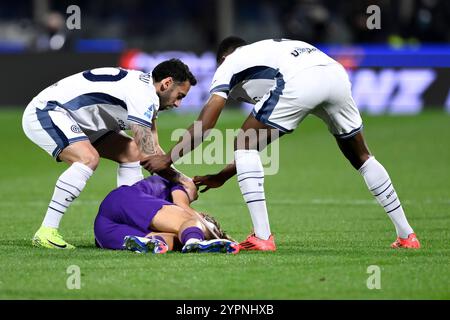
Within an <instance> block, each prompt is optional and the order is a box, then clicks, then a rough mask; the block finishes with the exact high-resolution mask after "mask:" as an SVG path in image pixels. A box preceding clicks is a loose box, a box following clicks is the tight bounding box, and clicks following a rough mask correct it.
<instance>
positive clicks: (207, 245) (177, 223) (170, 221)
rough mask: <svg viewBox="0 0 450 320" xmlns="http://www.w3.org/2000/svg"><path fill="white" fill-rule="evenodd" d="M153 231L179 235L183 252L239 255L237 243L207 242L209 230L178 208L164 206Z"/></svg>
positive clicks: (156, 219)
mask: <svg viewBox="0 0 450 320" xmlns="http://www.w3.org/2000/svg"><path fill="white" fill-rule="evenodd" d="M150 228H151V229H153V230H158V231H161V232H168V233H174V234H177V236H178V239H179V241H180V242H181V244H182V245H183V248H182V250H181V252H183V253H190V252H223V253H238V252H239V247H238V244H237V243H234V242H232V241H229V240H226V239H213V240H205V239H206V235H207V234H208V233H209V231H208V229H207V228H206V227H205V226H204V225H203V223H201V222H200V220H199V219H197V218H196V217H194V216H193V215H192V214H191V213H189V212H187V211H185V210H184V209H182V208H180V207H178V206H163V207H162V208H161V210H159V211H158V213H157V214H156V215H155V217H154V218H153V220H152V224H151V226H150Z"/></svg>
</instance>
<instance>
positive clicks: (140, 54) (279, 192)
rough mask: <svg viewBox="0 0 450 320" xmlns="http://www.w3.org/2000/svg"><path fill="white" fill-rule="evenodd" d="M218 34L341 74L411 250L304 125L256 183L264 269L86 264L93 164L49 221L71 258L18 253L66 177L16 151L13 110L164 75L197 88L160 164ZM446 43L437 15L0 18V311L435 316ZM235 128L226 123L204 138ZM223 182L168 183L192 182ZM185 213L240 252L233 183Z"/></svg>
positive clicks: (445, 234)
mask: <svg viewBox="0 0 450 320" xmlns="http://www.w3.org/2000/svg"><path fill="white" fill-rule="evenodd" d="M72 5H76V6H77V7H73V6H72ZM370 5H377V6H378V7H379V8H380V13H381V28H380V29H373V30H371V29H368V28H367V19H368V18H369V17H370V16H371V13H367V8H368V7H369V6H370ZM77 8H79V10H80V12H79V13H80V16H79V18H80V20H79V21H76V20H74V19H75V18H74V16H73V15H74V14H76V13H77V10H78V9H77ZM77 22H79V25H77ZM72 27H80V28H72ZM230 34H234V35H239V36H241V37H243V38H246V39H247V40H248V41H249V42H252V41H257V40H261V39H265V38H291V39H299V40H304V41H307V42H310V43H312V44H314V45H316V46H318V47H319V48H321V49H323V50H324V51H325V52H327V53H328V54H330V55H331V56H333V57H334V58H336V59H337V60H339V61H340V62H341V63H342V64H343V65H344V66H345V67H346V68H347V70H348V72H349V75H350V77H351V80H352V83H353V94H354V98H355V100H356V102H357V104H358V107H359V108H360V109H361V111H363V112H364V115H363V117H364V121H365V124H367V125H366V126H365V135H366V137H367V138H368V141H369V144H370V146H371V148H373V151H374V152H375V154H376V155H377V158H379V159H380V160H381V161H382V163H383V164H384V165H385V166H386V167H387V168H388V170H389V172H390V175H391V177H392V178H393V181H395V184H396V188H397V189H398V192H399V195H400V197H401V199H402V201H403V205H404V207H405V209H406V211H407V215H408V219H409V220H410V222H411V224H412V225H413V227H414V228H415V230H416V232H417V233H418V236H419V238H420V240H421V242H422V245H423V249H422V250H420V251H414V252H412V251H396V252H393V251H392V250H391V249H390V248H389V244H390V243H391V242H392V241H393V240H394V228H393V227H392V224H391V222H390V221H389V219H388V218H387V217H386V215H385V213H384V212H383V210H382V209H381V208H380V207H379V206H378V205H377V204H376V203H375V201H374V200H373V199H372V198H371V196H370V194H369V193H368V191H367V188H366V187H365V185H364V183H363V181H362V180H361V177H360V176H359V175H358V174H355V172H354V171H353V169H352V168H351V167H350V166H349V164H348V163H347V162H346V160H345V159H344V157H343V156H342V155H341V154H339V151H338V148H336V145H335V141H334V139H333V138H332V136H330V135H329V134H328V132H327V130H326V129H325V126H324V125H323V123H321V122H320V121H319V120H318V119H315V118H314V117H311V119H309V118H308V119H307V120H306V121H304V123H302V125H301V126H300V127H299V128H298V130H297V131H296V132H295V133H294V134H292V135H289V136H286V137H285V138H283V142H281V143H280V153H281V154H280V172H279V173H278V174H277V175H275V176H267V177H266V180H265V181H266V183H265V188H266V193H267V196H268V199H269V201H268V207H269V211H270V218H271V226H272V230H273V231H274V233H275V236H276V237H277V245H278V246H279V249H278V250H277V252H275V253H274V254H265V253H264V252H262V253H261V252H246V253H243V254H239V255H236V256H233V257H229V256H228V257H226V256H225V257H224V256H223V255H207V256H202V257H198V256H192V255H191V256H186V255H181V254H177V253H174V254H168V255H164V256H163V257H144V256H137V255H133V254H130V253H129V252H108V251H106V252H105V251H101V250H97V249H96V248H95V247H94V242H93V228H92V225H93V220H94V218H95V214H96V210H97V207H98V204H99V201H100V200H101V199H103V197H104V196H105V195H106V194H107V193H108V192H109V191H110V190H111V189H112V188H114V187H115V170H116V165H115V163H112V162H110V161H102V163H101V166H100V167H99V168H98V169H97V171H96V173H95V176H94V177H93V178H92V179H91V180H90V181H89V183H88V185H87V186H86V189H85V190H84V191H83V194H82V195H81V197H80V199H77V202H76V203H74V205H73V207H71V209H70V212H68V214H67V216H66V217H65V218H64V219H63V222H62V226H61V227H62V228H61V229H62V230H61V231H62V234H63V235H64V237H65V238H66V239H67V240H68V241H69V242H71V243H73V244H74V245H76V246H77V250H75V252H65V251H57V252H55V251H51V250H39V249H36V248H33V247H31V241H30V239H31V237H32V235H33V234H34V232H35V231H36V229H37V227H38V226H39V224H40V223H41V221H42V218H43V215H44V211H45V208H46V206H47V204H48V199H49V198H50V196H51V193H52V191H53V186H54V183H55V179H56V177H57V176H58V175H59V174H60V173H61V171H62V170H63V168H64V165H56V164H54V163H52V161H51V159H50V158H49V157H48V155H47V154H45V152H43V151H42V150H39V148H38V147H37V146H35V145H34V144H33V143H31V142H30V141H29V140H28V139H27V138H26V137H25V135H24V134H23V132H22V128H21V117H22V112H23V109H24V108H25V106H26V105H27V104H28V102H29V101H30V100H31V99H32V98H33V97H34V96H35V95H36V94H37V93H38V92H40V91H41V90H42V89H44V88H45V87H47V86H49V85H51V84H52V83H54V82H55V81H57V80H59V79H61V78H62V77H65V76H68V75H71V74H73V73H76V72H79V71H82V70H87V69H91V68H94V67H100V66H122V67H125V68H135V69H141V70H145V71H150V70H152V68H153V66H154V65H156V64H157V63H159V62H160V61H161V60H164V59H167V58H171V57H179V58H181V59H182V60H184V61H185V62H186V63H187V64H188V65H189V66H190V68H191V69H192V70H193V72H194V74H195V75H196V77H197V78H198V79H199V84H198V85H197V86H195V87H194V88H193V89H192V90H191V92H190V93H189V95H188V97H187V98H186V100H184V101H183V104H182V107H181V108H179V109H177V110H176V111H173V112H177V113H182V114H175V115H174V114H172V113H167V114H166V113H162V114H161V116H160V121H159V122H160V125H159V132H160V134H159V137H160V141H161V145H162V146H163V147H165V148H167V147H168V146H171V145H173V141H170V140H169V139H170V135H171V133H172V132H173V130H174V129H176V128H185V127H186V126H188V125H189V124H190V123H191V121H193V120H194V119H195V118H196V115H197V114H198V110H199V109H200V108H201V107H202V105H203V103H204V102H205V99H206V98H207V97H208V95H209V93H208V89H209V85H210V81H211V78H212V75H213V72H214V70H215V68H216V64H215V61H214V60H215V59H214V52H215V49H216V46H217V44H218V43H219V41H220V40H221V39H222V38H223V37H225V36H228V35H230ZM449 41H450V1H448V0H440V1H439V0H395V1H394V0H391V1H389V0H381V1H376V0H369V1H366V0H360V1H357V0H348V1H332V0H278V1H265V0H259V1H257V0H220V1H219V0H180V1H175V0H164V1H150V0H127V1H117V0H108V1H106V0H95V1H88V0H84V1H75V0H70V1H65V0H15V1H2V2H0V70H1V73H2V76H1V77H0V88H2V89H1V90H0V137H1V140H0V141H1V146H2V152H3V156H2V157H0V168H1V171H0V177H1V179H0V219H1V223H0V234H1V236H0V299H24V298H25V299H26V298H31V299H46V298H47V299H48V298H50V299H61V298H63V299H67V298H69V299H86V298H87V299H96V298H108V299H117V298H127V299H149V298H152V299H153V298H154V299H230V298H231V299H304V298H309V299H336V298H338V299H449V294H450V274H449V272H448V265H449V264H450V249H449V248H448V244H449V243H450V240H449V239H450V235H449V204H450V200H449V199H450V196H449V184H448V181H449V180H450V171H449V163H450V148H449V143H448V139H449V137H450V122H449V120H450V92H449V89H450V86H449V84H450V45H449ZM232 108H235V109H239V108H244V109H246V108H248V106H246V105H234V106H230V107H227V110H229V109H232ZM171 112H172V111H171ZM403 115H408V116H403ZM242 121H243V115H242V114H241V113H240V112H239V111H238V110H233V111H231V112H229V113H228V114H224V115H223V116H222V117H221V119H220V121H219V123H218V127H219V128H220V129H221V130H224V129H225V128H237V127H239V126H240V124H241V123H242ZM221 167H222V166H221V165H199V166H193V165H183V166H180V169H181V170H183V172H185V173H186V174H188V175H192V176H193V175H198V174H206V173H214V172H215V170H217V169H219V168H221ZM293 177H295V178H294V179H293ZM196 206H198V208H201V209H202V210H205V211H207V212H210V213H212V214H213V215H214V216H216V217H217V218H218V219H219V220H220V221H221V222H222V224H223V225H224V227H225V228H226V230H227V231H229V232H230V234H232V235H233V236H234V237H235V238H236V239H237V240H242V239H244V238H245V237H246V236H247V235H248V233H249V231H250V228H251V224H250V217H249V215H248V214H247V209H246V207H245V204H244V202H243V201H242V196H241V194H240V191H239V189H238V186H237V184H236V183H235V181H233V182H229V183H227V184H225V185H224V186H223V187H222V188H221V189H220V190H217V191H209V192H208V193H206V194H202V196H201V197H200V199H199V200H198V202H196ZM416 227H417V229H416ZM72 264H75V265H78V266H80V268H81V270H82V280H81V282H82V290H68V287H66V281H67V277H68V274H67V273H66V269H67V267H68V266H69V265H72ZM373 264H375V265H379V266H380V267H381V269H382V272H383V276H382V279H383V280H382V290H368V287H367V286H366V281H367V277H368V274H367V271H366V270H367V267H368V266H369V265H373ZM206 266H207V267H206ZM372 309H373V308H372ZM404 309H405V308H400V309H399V310H402V312H404ZM114 310H115V309H114ZM333 310H334V309H333Z"/></svg>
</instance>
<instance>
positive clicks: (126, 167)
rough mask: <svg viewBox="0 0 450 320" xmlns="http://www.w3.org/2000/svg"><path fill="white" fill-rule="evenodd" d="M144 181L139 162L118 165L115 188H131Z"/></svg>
mask: <svg viewBox="0 0 450 320" xmlns="http://www.w3.org/2000/svg"><path fill="white" fill-rule="evenodd" d="M142 179H144V175H143V174H142V169H141V165H140V164H139V161H136V162H128V163H120V164H119V167H118V168H117V186H118V187H120V186H123V185H125V186H131V185H133V184H135V183H136V182H138V181H141V180H142Z"/></svg>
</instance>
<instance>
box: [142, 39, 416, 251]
mask: <svg viewBox="0 0 450 320" xmlns="http://www.w3.org/2000/svg"><path fill="white" fill-rule="evenodd" d="M217 64H218V66H219V67H218V68H217V71H216V73H215V75H214V78H213V81H212V84H211V90H210V92H211V95H210V97H209V100H208V101H207V102H206V104H205V106H204V107H203V109H202V111H201V113H200V116H199V118H198V121H200V123H201V125H202V130H201V131H202V132H197V130H194V129H195V128H196V126H195V125H194V124H193V125H191V127H190V128H189V129H188V132H187V133H186V134H185V135H184V136H183V137H182V139H181V140H180V141H179V142H178V144H177V145H175V146H174V147H173V148H172V150H171V152H168V153H167V154H165V155H158V156H155V157H152V158H148V159H146V160H145V161H143V162H142V164H143V165H144V167H145V168H146V169H147V170H149V171H151V172H160V171H161V170H165V169H167V168H169V167H170V165H171V164H172V163H174V162H175V161H177V160H178V159H179V158H180V157H181V156H183V155H184V154H186V153H188V152H190V151H192V150H193V149H195V148H196V147H197V146H198V145H199V144H200V143H201V142H202V141H203V139H202V137H203V134H204V133H205V132H207V131H208V129H211V128H213V127H214V126H215V124H216V122H217V120H218V118H219V116H220V113H221V112H222V110H223V108H224V107H225V103H226V101H227V99H228V98H233V99H235V100H238V101H247V102H249V103H251V104H254V105H255V107H254V109H253V111H252V112H251V114H250V115H249V116H248V118H247V119H246V120H245V122H244V123H243V125H242V130H241V134H240V136H238V139H237V141H244V143H242V144H241V145H239V144H236V145H235V159H234V160H235V161H234V163H232V164H230V165H228V166H226V167H225V168H224V169H223V170H222V171H221V172H219V173H217V174H213V175H207V176H203V177H197V178H194V182H196V183H197V184H198V185H204V186H206V188H205V189H203V191H206V190H208V189H209V188H217V187H220V186H222V185H223V184H224V183H225V182H226V181H227V180H228V179H230V178H231V177H233V176H234V175H236V174H237V179H238V183H239V188H240V189H241V193H242V195H243V197H244V199H245V201H246V203H247V207H248V209H249V212H250V216H251V218H252V222H253V227H254V234H252V235H250V236H249V237H248V238H247V240H246V241H244V242H243V243H241V244H240V246H241V250H272V251H273V250H275V242H274V239H273V237H272V235H271V232H270V225H269V218H268V213H267V208H266V198H265V192H264V170H263V167H262V164H261V159H260V156H259V153H258V150H261V149H262V148H264V147H265V145H267V143H270V142H271V139H273V138H274V137H273V136H272V135H271V134H272V132H274V131H275V132H276V133H277V134H275V138H277V137H278V136H282V135H283V134H286V133H290V132H292V131H293V130H295V128H296V127H297V126H298V125H299V123H300V122H301V121H302V120H303V119H304V118H305V117H306V116H308V115H309V114H314V115H315V116H317V117H319V118H320V119H322V120H323V121H324V122H325V123H326V124H327V126H328V129H329V131H330V132H331V133H332V134H333V135H334V136H335V138H336V142H337V144H338V146H339V148H340V150H341V151H342V153H343V154H344V156H345V157H346V158H347V159H348V160H349V162H350V163H351V165H352V166H353V167H354V168H355V169H356V170H358V172H359V173H360V174H361V175H362V176H363V178H364V181H365V183H366V185H367V187H368V189H369V191H370V192H371V193H372V194H373V196H374V197H375V199H376V200H377V201H378V203H379V204H380V205H381V207H382V208H383V209H384V210H385V212H386V213H387V214H388V216H389V217H390V218H391V220H392V222H393V223H394V226H395V229H396V231H397V240H396V241H395V242H394V243H393V244H392V247H393V248H399V247H403V248H419V247H420V244H419V241H418V239H417V237H416V235H415V234H414V231H413V229H412V228H411V226H410V225H409V223H408V221H407V219H406V216H405V213H404V212H403V208H402V206H401V203H400V199H399V198H398V196H397V193H396V191H395V189H394V185H393V184H392V182H391V179H390V177H389V175H388V173H387V171H386V170H385V168H384V167H383V165H382V164H381V163H379V162H378V161H377V160H376V159H375V157H374V156H373V155H372V154H371V153H370V151H369V149H368V147H367V145H366V141H365V139H364V136H363V134H362V128H363V125H362V119H361V116H360V114H359V111H358V108H357V107H356V105H355V102H354V101H353V98H352V94H351V83H350V81H349V78H348V75H347V73H346V72H345V70H344V68H343V67H342V65H340V64H339V63H338V62H336V61H335V60H333V59H332V58H330V57H329V56H327V55H326V54H324V53H323V52H321V51H320V50H318V49H317V48H315V47H313V46H312V45H310V44H308V43H305V42H302V41H294V40H288V39H272V40H263V41H259V42H255V43H252V44H248V45H247V43H246V42H245V41H244V40H243V39H240V38H237V37H229V38H227V39H225V40H223V41H222V43H221V44H220V45H219V49H218V52H217ZM252 131H256V133H257V134H258V135H259V136H258V137H256V138H253V136H252V135H250V137H251V138H253V139H241V137H242V136H244V137H245V136H246V132H252ZM265 137H267V138H268V139H267V138H265Z"/></svg>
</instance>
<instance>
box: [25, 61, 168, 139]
mask: <svg viewBox="0 0 450 320" xmlns="http://www.w3.org/2000/svg"><path fill="white" fill-rule="evenodd" d="M33 101H34V102H35V105H37V106H39V107H38V108H40V109H41V110H51V109H52V108H55V107H61V108H64V109H65V110H67V111H68V112H69V113H70V115H71V116H72V117H73V119H75V121H76V122H77V123H78V124H79V125H80V127H81V128H83V130H92V131H95V130H98V128H106V129H108V128H117V127H120V129H122V130H127V129H129V128H130V126H129V125H130V122H133V123H137V124H140V125H143V126H146V127H151V123H152V119H153V118H154V117H156V113H157V112H158V109H159V97H158V95H157V94H156V91H155V87H154V86H153V81H152V77H151V74H148V73H143V72H140V71H137V70H126V69H121V68H98V69H92V70H88V71H84V72H80V73H77V74H74V75H72V76H69V77H67V78H64V79H62V80H60V81H58V82H56V83H55V84H53V85H51V86H50V87H48V88H46V89H45V90H43V91H42V92H40V93H39V94H38V95H37V96H36V97H35V98H34V99H33Z"/></svg>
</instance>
